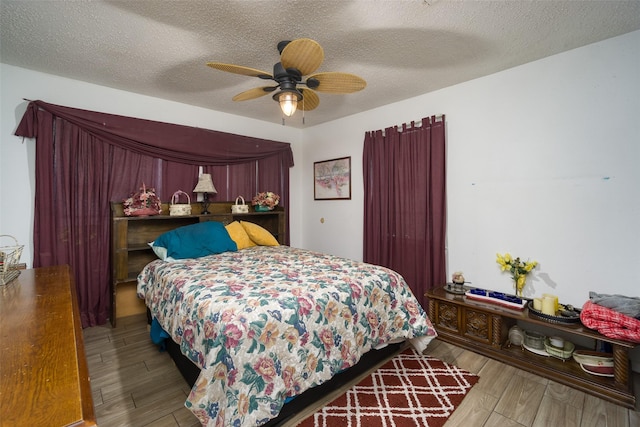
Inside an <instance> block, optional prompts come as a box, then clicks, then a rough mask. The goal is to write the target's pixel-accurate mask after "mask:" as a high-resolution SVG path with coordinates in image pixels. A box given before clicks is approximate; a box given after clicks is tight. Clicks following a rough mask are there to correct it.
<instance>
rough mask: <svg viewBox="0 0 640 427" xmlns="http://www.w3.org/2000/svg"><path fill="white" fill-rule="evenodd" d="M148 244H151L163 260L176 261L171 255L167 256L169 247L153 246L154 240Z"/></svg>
mask: <svg viewBox="0 0 640 427" xmlns="http://www.w3.org/2000/svg"><path fill="white" fill-rule="evenodd" d="M148 245H149V246H151V249H153V252H154V253H155V254H156V256H157V257H158V258H160V259H161V260H163V261H168V262H171V261H175V260H174V259H173V258H171V257H170V256H169V257H168V256H167V248H163V247H162V246H153V242H151V243H148Z"/></svg>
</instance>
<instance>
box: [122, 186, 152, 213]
mask: <svg viewBox="0 0 640 427" xmlns="http://www.w3.org/2000/svg"><path fill="white" fill-rule="evenodd" d="M122 207H123V208H124V214H125V215H126V216H150V215H159V214H160V213H161V212H162V204H161V203H160V198H159V197H158V196H157V195H156V190H155V189H154V188H151V187H150V188H147V186H146V185H145V184H144V183H143V184H142V187H140V190H139V191H138V192H136V193H131V195H130V196H129V198H127V199H125V200H123V201H122Z"/></svg>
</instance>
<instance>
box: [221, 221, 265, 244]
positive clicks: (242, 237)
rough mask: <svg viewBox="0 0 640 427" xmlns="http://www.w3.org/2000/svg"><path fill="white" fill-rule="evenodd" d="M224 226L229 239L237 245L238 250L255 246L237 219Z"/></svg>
mask: <svg viewBox="0 0 640 427" xmlns="http://www.w3.org/2000/svg"><path fill="white" fill-rule="evenodd" d="M224 228H226V229H227V232H228V233H229V236H231V240H233V241H234V242H236V245H238V250H240V249H246V248H250V247H252V246H257V245H256V244H255V243H254V242H253V240H251V238H250V237H249V235H248V234H247V232H246V231H244V227H243V226H242V225H240V223H239V222H238V221H233V222H232V223H231V224H228V225H225V226H224Z"/></svg>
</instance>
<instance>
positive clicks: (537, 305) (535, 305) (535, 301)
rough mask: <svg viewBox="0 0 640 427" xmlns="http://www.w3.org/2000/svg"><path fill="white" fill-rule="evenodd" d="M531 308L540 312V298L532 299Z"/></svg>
mask: <svg viewBox="0 0 640 427" xmlns="http://www.w3.org/2000/svg"><path fill="white" fill-rule="evenodd" d="M533 308H534V309H536V310H538V311H542V299H541V298H534V299H533Z"/></svg>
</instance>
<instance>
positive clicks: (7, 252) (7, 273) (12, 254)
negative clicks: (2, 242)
mask: <svg viewBox="0 0 640 427" xmlns="http://www.w3.org/2000/svg"><path fill="white" fill-rule="evenodd" d="M7 237H8V238H10V239H12V240H13V244H12V245H9V246H0V285H6V284H7V283H9V282H10V281H12V280H13V279H15V278H16V277H18V276H19V275H20V270H19V269H18V262H19V261H20V257H21V256H22V249H23V248H24V245H19V244H18V240H16V238H15V237H13V236H10V235H8V234H2V235H0V239H2V238H7Z"/></svg>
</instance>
